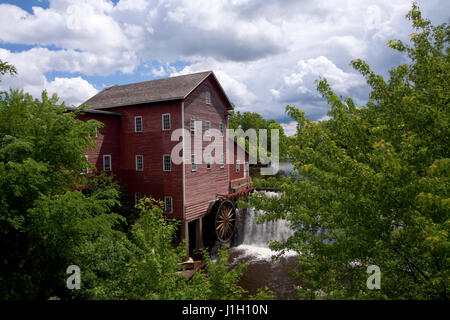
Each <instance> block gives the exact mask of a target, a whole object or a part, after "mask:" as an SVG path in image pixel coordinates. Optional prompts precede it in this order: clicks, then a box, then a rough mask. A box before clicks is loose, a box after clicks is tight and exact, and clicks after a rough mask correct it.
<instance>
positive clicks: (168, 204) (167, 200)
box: [164, 197, 173, 213]
mask: <svg viewBox="0 0 450 320" xmlns="http://www.w3.org/2000/svg"><path fill="white" fill-rule="evenodd" d="M164 212H165V213H172V212H173V208H172V197H164Z"/></svg>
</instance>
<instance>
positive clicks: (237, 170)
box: [236, 160, 241, 172]
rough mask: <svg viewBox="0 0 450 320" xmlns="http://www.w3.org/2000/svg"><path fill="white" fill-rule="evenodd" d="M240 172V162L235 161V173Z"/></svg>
mask: <svg viewBox="0 0 450 320" xmlns="http://www.w3.org/2000/svg"><path fill="white" fill-rule="evenodd" d="M239 171H241V161H239V160H236V172H239Z"/></svg>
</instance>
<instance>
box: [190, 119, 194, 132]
mask: <svg viewBox="0 0 450 320" xmlns="http://www.w3.org/2000/svg"><path fill="white" fill-rule="evenodd" d="M189 128H190V131H191V134H193V133H195V119H191V123H190V126H189Z"/></svg>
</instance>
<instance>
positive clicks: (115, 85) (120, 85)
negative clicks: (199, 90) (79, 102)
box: [102, 70, 213, 91]
mask: <svg viewBox="0 0 450 320" xmlns="http://www.w3.org/2000/svg"><path fill="white" fill-rule="evenodd" d="M201 73H207V74H211V73H213V71H212V70H207V71H200V72H194V73H188V74H180V75H178V76H173V77H166V78H159V79H152V80H145V81H138V82H133V83H125V84H114V85H112V86H109V87H105V88H103V90H108V89H111V88H116V87H126V86H134V85H137V84H144V83H148V82H153V81H159V80H167V79H173V78H180V77H187V76H192V75H197V74H201ZM103 90H102V91H103Z"/></svg>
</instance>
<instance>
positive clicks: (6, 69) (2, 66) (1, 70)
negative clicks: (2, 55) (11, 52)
mask: <svg viewBox="0 0 450 320" xmlns="http://www.w3.org/2000/svg"><path fill="white" fill-rule="evenodd" d="M8 73H9V74H10V75H16V74H17V69H16V67H14V66H13V65H10V64H9V63H8V62H7V61H2V59H0V75H1V76H3V75H5V74H8ZM0 82H1V78H0Z"/></svg>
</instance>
